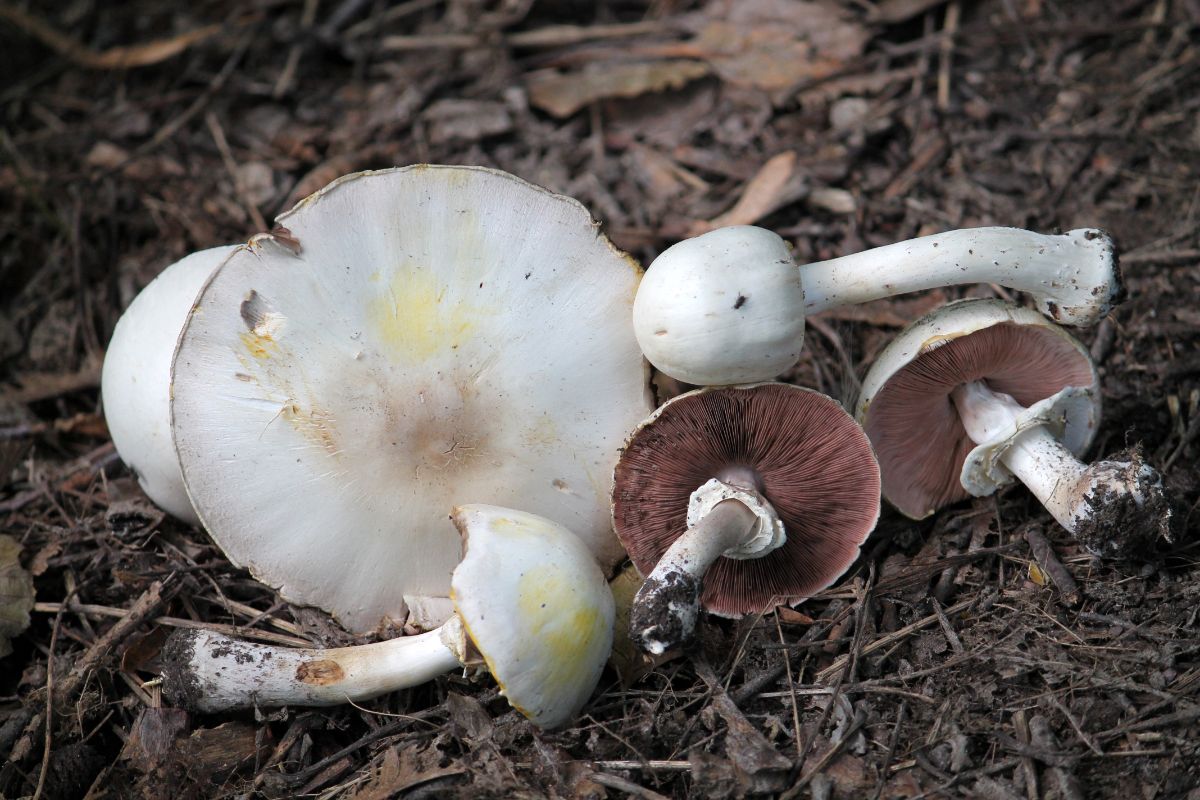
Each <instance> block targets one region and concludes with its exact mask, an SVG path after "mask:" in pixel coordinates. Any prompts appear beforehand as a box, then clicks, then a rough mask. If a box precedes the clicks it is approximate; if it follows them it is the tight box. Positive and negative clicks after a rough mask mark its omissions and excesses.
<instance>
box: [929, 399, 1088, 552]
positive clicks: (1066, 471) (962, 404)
mask: <svg viewBox="0 0 1200 800" xmlns="http://www.w3.org/2000/svg"><path fill="white" fill-rule="evenodd" d="M950 397H951V399H953V401H954V405H955V407H956V408H957V409H958V415H959V418H960V419H961V420H962V423H963V427H964V428H965V429H966V431H967V435H968V436H970V437H971V441H973V442H975V443H976V444H984V443H986V442H990V441H992V440H993V439H994V438H995V437H996V435H997V433H998V432H1000V431H1003V430H1006V429H1009V428H1011V427H1012V425H1013V424H1014V423H1015V422H1016V420H1017V418H1018V416H1020V414H1021V412H1022V411H1024V410H1025V407H1024V406H1022V405H1021V404H1020V403H1018V402H1017V401H1016V400H1015V399H1013V397H1012V396H1011V395H1007V394H1002V393H1000V392H994V391H992V390H991V389H990V388H988V386H987V384H985V383H984V382H983V381H972V382H971V383H964V384H963V385H961V386H959V387H957V388H955V390H954V391H953V392H952V393H951V394H950ZM1000 461H1001V462H1002V463H1003V464H1004V466H1005V467H1007V468H1008V470H1009V472H1011V473H1012V474H1013V475H1014V476H1016V478H1017V479H1018V480H1020V481H1021V483H1023V484H1025V486H1026V487H1028V489H1029V491H1031V492H1033V494H1034V496H1035V497H1036V498H1037V499H1038V502H1040V503H1041V504H1042V505H1043V506H1045V507H1046V510H1047V511H1049V512H1050V515H1051V516H1053V517H1054V518H1055V519H1056V520H1058V524H1059V525H1062V526H1063V527H1064V528H1066V529H1067V530H1068V531H1070V532H1072V533H1074V532H1075V517H1076V505H1077V501H1078V500H1079V497H1078V492H1077V491H1076V487H1077V486H1078V485H1079V483H1080V481H1081V480H1082V479H1083V477H1084V474H1085V473H1086V472H1087V465H1086V464H1084V463H1083V462H1082V461H1080V460H1079V459H1077V458H1076V457H1075V456H1074V455H1073V454H1072V453H1071V451H1070V450H1068V449H1067V448H1066V447H1064V446H1063V445H1062V443H1061V442H1059V441H1058V439H1056V438H1054V436H1053V435H1052V434H1051V433H1050V431H1048V430H1046V428H1045V426H1042V425H1035V426H1033V427H1032V428H1029V429H1027V430H1025V431H1024V432H1022V433H1021V434H1019V435H1018V436H1017V438H1016V439H1015V440H1013V443H1012V446H1011V447H1009V448H1008V449H1007V450H1006V451H1005V452H1004V453H1003V454H1002V455H1001V456H1000Z"/></svg>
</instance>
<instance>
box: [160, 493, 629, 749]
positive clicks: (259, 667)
mask: <svg viewBox="0 0 1200 800" xmlns="http://www.w3.org/2000/svg"><path fill="white" fill-rule="evenodd" d="M451 517H452V519H453V520H454V523H455V525H456V526H457V527H458V529H459V532H460V533H462V535H463V544H464V548H465V550H466V553H465V555H464V557H463V560H462V562H461V563H460V564H459V565H458V567H457V568H456V569H455V570H454V575H453V577H452V579H451V593H452V595H453V600H454V605H455V614H454V616H453V617H452V618H451V619H450V620H449V621H448V622H447V623H446V624H444V625H443V626H442V627H441V628H439V629H438V630H436V631H431V632H429V633H423V634H421V635H419V636H409V637H403V638H399V639H392V640H390V641H386V642H379V643H376V644H369V645H361V646H358V647H340V648H334V649H327V650H326V649H291V648H282V647H271V646H268V645H261V644H250V643H247V642H242V641H239V640H236V639H231V638H229V637H226V636H221V635H218V634H214V633H212V632H209V631H192V630H186V631H177V632H176V633H174V634H172V635H171V638H170V639H169V640H168V642H167V645H166V646H165V647H164V648H163V660H164V668H163V689H164V692H165V693H166V695H167V697H168V698H169V699H170V700H172V702H175V703H177V704H179V705H181V706H183V707H185V708H188V709H190V710H192V711H198V712H215V711H228V710H232V709H239V708H252V707H255V706H279V705H304V706H325V705H336V704H340V703H346V702H351V701H357V700H365V699H368V698H371V697H377V696H379V695H381V694H385V693H387V692H393V691H397V690H399V689H404V688H408V687H410V686H416V685H418V684H420V683H424V682H425V681H427V680H430V679H431V678H433V677H435V676H437V675H439V674H441V673H444V672H448V671H450V670H453V669H455V668H456V667H458V666H459V665H460V664H461V665H462V666H464V667H476V666H480V665H481V664H482V663H486V664H487V667H488V669H490V671H491V673H492V676H493V677H494V678H495V679H496V682H497V683H498V684H499V685H500V689H501V692H502V693H503V694H505V695H506V696H507V697H508V700H509V703H510V704H511V705H512V706H513V707H514V708H516V709H517V710H518V711H520V712H521V713H522V714H524V715H525V716H527V717H529V719H530V720H532V721H533V722H534V723H535V724H537V725H539V726H541V727H543V728H553V727H556V726H559V725H562V724H564V723H566V722H568V721H569V720H570V719H571V718H572V717H573V716H574V715H575V713H576V712H577V711H578V710H579V709H580V708H581V707H582V706H583V704H584V703H585V702H586V701H587V699H588V697H589V696H590V695H591V693H592V690H593V689H595V688H596V684H597V682H599V680H600V673H601V671H602V670H603V669H604V662H605V660H606V659H607V658H608V654H609V652H610V650H611V649H612V626H613V613H614V609H613V599H612V593H611V591H610V590H609V588H608V584H607V583H606V582H605V580H604V575H603V574H602V573H601V571H600V568H599V566H598V565H597V564H596V562H595V559H594V557H593V556H592V553H591V551H590V550H589V549H588V547H587V546H586V545H585V544H584V543H583V541H582V540H580V539H578V538H577V537H575V536H574V535H573V534H572V533H571V532H570V531H568V530H567V529H566V528H564V527H562V526H560V525H557V524H555V523H553V522H551V521H549V520H547V519H545V518H543V517H538V516H534V515H533V514H526V513H524V512H521V511H513V510H511V509H504V508H499V507H497V506H485V505H470V506H459V507H457V508H455V509H454V511H453V513H452V514H451ZM480 659H482V661H481V660H480Z"/></svg>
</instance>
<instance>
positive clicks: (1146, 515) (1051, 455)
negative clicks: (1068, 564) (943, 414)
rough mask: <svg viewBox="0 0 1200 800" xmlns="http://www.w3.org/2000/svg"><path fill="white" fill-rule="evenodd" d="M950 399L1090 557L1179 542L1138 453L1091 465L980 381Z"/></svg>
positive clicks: (1152, 474)
mask: <svg viewBox="0 0 1200 800" xmlns="http://www.w3.org/2000/svg"><path fill="white" fill-rule="evenodd" d="M950 396H951V399H952V400H953V402H954V405H955V407H956V408H957V409H958V414H959V417H960V419H961V420H962V423H963V427H964V428H965V429H966V432H967V435H968V436H969V437H971V440H972V441H974V442H975V443H976V444H978V445H980V446H981V447H983V446H987V447H997V448H999V449H998V450H997V453H998V459H999V461H1000V463H1001V464H1003V465H1004V467H1005V468H1006V469H1007V470H1008V471H1009V472H1011V473H1012V475H1013V476H1014V477H1016V478H1017V479H1018V480H1020V481H1021V482H1022V483H1024V484H1025V486H1026V487H1028V488H1029V490H1030V491H1031V492H1033V494H1034V496H1035V497H1037V499H1038V501H1039V502H1041V504H1042V505H1043V506H1045V508H1046V510H1047V511H1049V512H1050V514H1051V516H1053V517H1054V519H1055V520H1057V521H1058V523H1059V524H1060V525H1062V526H1063V527H1064V528H1066V529H1067V530H1068V531H1070V532H1071V533H1073V534H1075V535H1076V537H1078V539H1079V540H1080V542H1082V543H1083V545H1084V546H1085V547H1086V548H1087V549H1088V550H1089V551H1091V552H1093V553H1095V554H1096V555H1102V556H1110V557H1120V556H1131V555H1136V554H1138V553H1140V552H1142V551H1144V550H1145V549H1146V548H1147V547H1149V546H1151V545H1153V544H1154V543H1155V542H1156V541H1157V540H1160V539H1161V540H1165V541H1168V542H1169V541H1171V540H1172V534H1171V529H1170V520H1171V508H1170V503H1169V502H1168V501H1167V500H1166V498H1165V496H1164V494H1163V485H1162V478H1161V476H1160V475H1159V474H1158V472H1157V471H1155V469H1154V468H1153V467H1151V466H1149V465H1148V464H1146V463H1145V462H1144V461H1142V459H1141V457H1140V455H1139V454H1138V453H1137V452H1136V451H1134V452H1132V453H1130V454H1129V456H1128V458H1124V459H1121V458H1117V459H1112V460H1105V461H1097V462H1096V463H1094V464H1090V465H1088V464H1084V463H1082V462H1081V461H1079V459H1077V458H1076V457H1075V456H1074V455H1073V454H1072V453H1071V451H1070V450H1068V449H1067V448H1066V447H1065V446H1063V444H1062V443H1061V442H1060V441H1059V440H1058V438H1057V437H1055V436H1054V434H1053V433H1052V431H1051V430H1049V429H1048V427H1047V425H1046V424H1044V423H1038V424H1030V422H1031V418H1030V416H1029V415H1027V414H1025V412H1026V408H1025V407H1024V406H1022V405H1021V404H1020V403H1018V402H1017V401H1016V400H1015V399H1014V398H1013V397H1012V396H1011V395H1007V394H1002V393H1000V392H995V391H992V390H991V389H990V388H989V387H988V386H987V385H986V384H985V383H983V382H982V381H973V382H971V383H967V384H963V385H962V386H959V387H957V388H955V390H954V391H953V392H952V393H951V395H950ZM1014 430H1015V431H1016V433H1015V435H1012V433H1013V431H1014ZM1009 436H1011V438H1008V439H1007V441H1005V437H1009ZM964 485H966V484H965V483H964Z"/></svg>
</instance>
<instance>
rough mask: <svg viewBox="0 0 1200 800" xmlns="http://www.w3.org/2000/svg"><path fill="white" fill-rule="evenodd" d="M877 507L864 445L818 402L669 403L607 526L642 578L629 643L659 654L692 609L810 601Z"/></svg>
mask: <svg viewBox="0 0 1200 800" xmlns="http://www.w3.org/2000/svg"><path fill="white" fill-rule="evenodd" d="M879 502H880V501H879V467H878V465H877V464H876V462H875V457H874V455H873V454H872V452H871V445H870V442H868V440H867V437H866V436H865V435H864V433H863V431H862V429H861V428H859V426H858V425H857V424H855V422H854V420H853V419H852V418H851V417H850V415H848V414H847V413H846V412H845V411H843V410H842V408H841V406H839V405H838V404H837V403H836V402H835V401H833V400H832V399H830V398H828V397H826V396H825V395H822V394H820V393H818V392H814V391H812V390H809V389H802V388H800V387H798V386H790V385H787V384H780V383H764V384H757V385H753V386H730V387H719V388H704V389H697V390H695V391H692V392H688V393H687V394H683V395H680V396H679V397H676V398H674V399H672V400H671V401H669V402H667V403H666V404H664V405H663V406H662V407H660V408H659V409H658V410H657V411H656V412H655V413H654V414H653V415H652V416H651V417H650V418H649V419H648V420H646V421H645V422H644V423H642V425H641V426H639V428H638V429H637V431H635V432H634V434H633V436H632V438H631V439H630V440H629V442H628V444H627V445H626V447H625V452H624V454H623V455H622V456H621V460H620V461H619V462H618V464H617V469H616V476H615V487H614V490H613V521H614V525H615V527H616V531H617V535H618V536H620V537H621V541H622V543H623V544H624V545H625V548H626V549H627V550H628V551H629V555H630V557H631V558H632V559H633V563H634V565H635V566H636V567H637V568H638V570H639V571H640V572H641V573H642V574H643V575H646V576H647V577H646V581H645V583H644V584H643V585H642V588H641V589H640V590H639V591H638V594H637V597H636V598H635V599H634V605H633V609H632V612H631V624H630V627H631V636H632V638H633V641H634V642H635V643H636V644H637V645H638V646H639V647H640V648H642V649H643V650H645V651H647V652H649V653H653V654H660V653H662V652H664V651H666V650H668V649H670V648H673V647H677V646H679V645H682V644H684V643H685V642H686V641H687V640H688V639H689V638H690V636H691V634H692V631H693V630H694V628H695V625H696V620H697V617H698V615H699V609H700V606H703V607H704V608H705V609H706V610H708V611H709V612H711V613H714V614H717V615H720V616H726V617H737V616H741V615H743V614H748V613H755V612H759V611H762V610H764V609H766V608H769V607H770V606H772V605H774V604H777V603H796V602H799V601H801V600H804V599H806V598H808V597H810V596H811V595H813V594H815V593H816V592H818V591H820V590H821V589H824V588H825V587H827V586H829V585H830V584H831V583H833V582H834V581H835V580H837V578H838V577H840V576H841V575H842V573H844V572H845V571H846V570H847V569H848V568H849V567H850V565H851V564H852V563H854V560H855V559H856V558H857V557H858V552H859V547H860V545H861V544H862V542H863V541H864V540H865V539H866V538H867V536H868V535H869V534H870V532H871V530H872V529H873V528H874V527H875V521H876V520H877V519H878V518H879Z"/></svg>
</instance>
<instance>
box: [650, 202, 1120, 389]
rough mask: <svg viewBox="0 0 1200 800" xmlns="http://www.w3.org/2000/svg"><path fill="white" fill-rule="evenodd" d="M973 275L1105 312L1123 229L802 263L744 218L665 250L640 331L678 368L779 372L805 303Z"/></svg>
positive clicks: (928, 244) (673, 372) (762, 376)
mask: <svg viewBox="0 0 1200 800" xmlns="http://www.w3.org/2000/svg"><path fill="white" fill-rule="evenodd" d="M964 283H997V284H1000V285H1001V286H1006V287H1008V288H1010V289H1015V290H1017V291H1022V292H1028V293H1030V294H1032V295H1033V296H1034V298H1035V299H1036V301H1037V304H1038V307H1039V308H1040V309H1041V311H1042V312H1043V313H1044V314H1046V315H1047V316H1049V317H1052V318H1053V319H1055V320H1057V321H1059V322H1063V323H1067V324H1070V325H1091V324H1094V323H1095V322H1097V321H1099V320H1100V319H1101V318H1102V317H1103V316H1104V315H1105V314H1107V313H1108V312H1109V310H1110V309H1111V308H1112V306H1113V305H1114V304H1115V303H1117V302H1119V300H1120V298H1121V294H1122V291H1123V290H1122V285H1121V278H1120V271H1119V269H1118V265H1117V257H1116V253H1115V250H1114V248H1113V243H1112V240H1111V239H1110V238H1109V236H1108V235H1107V234H1105V233H1104V232H1103V231H1100V230H1096V229H1094V228H1085V229H1080V230H1074V231H1070V232H1069V233H1066V234H1061V235H1043V234H1039V233H1033V232H1031V231H1026V230H1020V229H1018V228H974V229H967V230H958V231H949V232H946V233H939V234H934V235H932V236H924V237H921V238H918V239H912V240H909V241H906V242H900V243H898V244H892V245H887V246H886V247H878V248H875V249H873V250H867V251H865V252H862V253H856V254H853V255H848V256H842V257H841V258H835V259H831V260H829V261H821V262H816V263H812V264H807V265H804V266H801V267H799V268H797V266H796V265H795V263H794V262H793V261H792V258H791V254H790V252H789V250H788V247H787V244H786V243H785V242H784V241H783V240H782V239H781V238H780V237H779V236H777V235H776V234H774V233H772V232H771V231H768V230H765V229H763V228H756V227H753V226H733V227H729V228H719V229H717V230H715V231H711V232H709V233H706V234H704V235H702V236H697V237H695V238H692V239H686V240H684V241H682V242H678V243H677V244H675V245H673V246H671V247H669V248H668V249H667V250H665V251H664V252H663V253H662V254H661V255H659V257H658V258H657V259H655V260H654V263H652V264H651V265H650V268H649V269H648V270H647V273H646V276H645V277H644V278H643V279H642V283H641V286H640V287H639V288H638V293H637V297H636V298H635V300H634V305H633V321H634V332H635V333H636V335H637V340H638V344H639V345H640V346H641V348H642V352H643V353H644V354H645V356H646V358H647V359H648V360H649V361H650V363H652V364H653V365H654V366H655V367H657V368H658V369H659V370H660V371H662V372H665V373H666V374H667V375H670V376H671V377H673V378H676V379H678V380H681V381H685V382H687V383H693V384H697V385H704V386H717V385H729V384H734V383H748V382H752V381H762V380H771V379H773V378H775V377H776V376H778V375H779V374H781V373H783V372H784V371H786V370H787V369H788V368H789V367H791V366H792V365H793V364H795V363H796V360H797V359H798V358H799V355H800V348H801V345H802V343H803V339H804V315H805V313H815V312H818V311H824V310H826V309H830V308H836V307H838V306H844V305H852V304H855V303H865V302H868V301H870V300H878V299H881V298H885V297H891V296H893V295H897V294H903V293H906V292H915V291H920V290H923V289H932V288H935V287H939V286H952V285H957V284H964Z"/></svg>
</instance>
